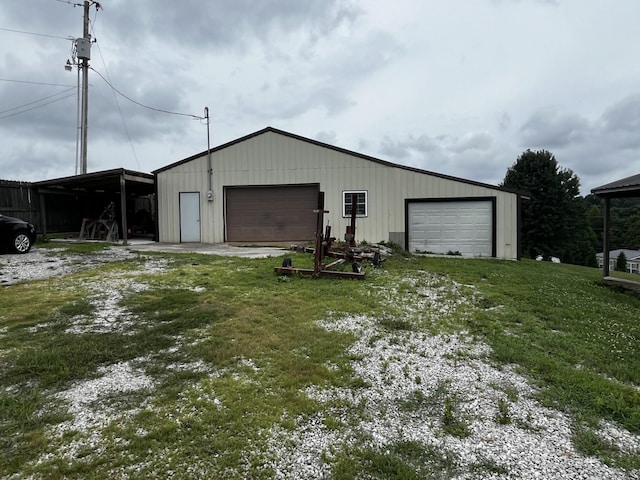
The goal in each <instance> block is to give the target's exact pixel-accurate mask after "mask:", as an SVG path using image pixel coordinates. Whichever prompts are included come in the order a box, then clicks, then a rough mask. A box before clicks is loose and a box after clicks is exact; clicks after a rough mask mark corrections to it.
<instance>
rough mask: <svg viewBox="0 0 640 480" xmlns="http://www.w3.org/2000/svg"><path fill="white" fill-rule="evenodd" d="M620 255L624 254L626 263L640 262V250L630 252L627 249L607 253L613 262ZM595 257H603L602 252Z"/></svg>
mask: <svg viewBox="0 0 640 480" xmlns="http://www.w3.org/2000/svg"><path fill="white" fill-rule="evenodd" d="M621 253H624V256H625V258H626V259H627V261H629V260H631V261H634V262H635V261H638V260H640V250H630V249H628V248H619V249H617V250H611V251H610V252H609V259H610V260H615V259H616V258H618V255H620V254H621ZM596 257H597V258H602V257H604V252H600V253H596Z"/></svg>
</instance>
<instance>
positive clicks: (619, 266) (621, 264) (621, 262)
mask: <svg viewBox="0 0 640 480" xmlns="http://www.w3.org/2000/svg"><path fill="white" fill-rule="evenodd" d="M616 270H617V271H618V272H626V271H627V256H626V255H625V254H624V252H620V254H619V255H618V258H616Z"/></svg>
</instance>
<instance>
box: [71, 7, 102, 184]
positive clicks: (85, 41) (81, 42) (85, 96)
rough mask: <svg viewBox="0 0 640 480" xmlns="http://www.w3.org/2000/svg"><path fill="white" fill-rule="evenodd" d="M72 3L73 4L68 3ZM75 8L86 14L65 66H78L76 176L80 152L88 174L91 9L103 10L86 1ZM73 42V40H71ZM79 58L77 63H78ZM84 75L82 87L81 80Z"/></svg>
mask: <svg viewBox="0 0 640 480" xmlns="http://www.w3.org/2000/svg"><path fill="white" fill-rule="evenodd" d="M67 3H71V2H67ZM72 5H73V6H74V7H80V6H82V7H83V8H84V13H83V16H82V38H76V39H75V40H74V45H75V52H74V56H73V61H70V60H67V64H66V65H65V66H64V68H65V70H67V71H71V70H72V68H73V65H77V66H78V97H79V99H78V100H79V105H78V117H79V118H78V124H79V125H78V129H79V130H80V135H79V137H80V148H79V149H78V141H77V137H76V174H77V173H78V150H79V151H80V174H81V175H84V174H85V173H87V130H88V124H89V60H91V34H90V33H89V7H90V6H91V5H95V6H96V10H98V9H100V8H102V7H101V5H100V4H99V3H98V2H97V1H96V0H84V3H83V4H82V5H81V4H79V3H74V4H72ZM71 40H73V38H71ZM76 58H77V60H78V61H77V63H76ZM81 74H82V85H80V78H81Z"/></svg>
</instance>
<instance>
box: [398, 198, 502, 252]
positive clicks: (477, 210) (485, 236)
mask: <svg viewBox="0 0 640 480" xmlns="http://www.w3.org/2000/svg"><path fill="white" fill-rule="evenodd" d="M407 214H408V226H409V245H408V247H409V251H410V252H415V251H419V252H430V253H442V254H446V253H449V252H460V253H461V254H462V255H465V256H474V257H491V256H493V202H492V201H491V200H458V201H445V202H442V201H438V202H434V201H431V202H429V201H425V202H410V203H409V206H408V213H407Z"/></svg>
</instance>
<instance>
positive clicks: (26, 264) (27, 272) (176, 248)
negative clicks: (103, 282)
mask: <svg viewBox="0 0 640 480" xmlns="http://www.w3.org/2000/svg"><path fill="white" fill-rule="evenodd" d="M65 251H66V249H65V248H63V247H60V248H38V247H34V248H33V249H32V250H31V251H30V252H29V253H27V254H24V255H19V254H9V253H8V254H0V286H2V285H13V284H15V283H20V282H25V281H29V280H41V279H44V278H51V277H58V276H62V275H68V274H69V273H73V272H77V271H79V270H82V269H85V268H90V267H93V266H95V265H97V264H102V263H109V262H117V261H120V260H125V259H128V258H135V257H136V256H137V255H138V253H144V252H166V253H189V252H192V253H202V254H210V255H221V256H232V257H244V258H265V257H270V256H271V257H275V256H280V255H284V254H285V253H286V250H285V249H283V248H276V247H238V246H232V245H227V244H215V245H210V244H204V243H180V244H173V243H156V242H145V243H132V244H131V245H127V246H113V247H110V248H107V249H105V250H102V251H100V252H97V253H94V254H91V255H77V254H67V253H65Z"/></svg>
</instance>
